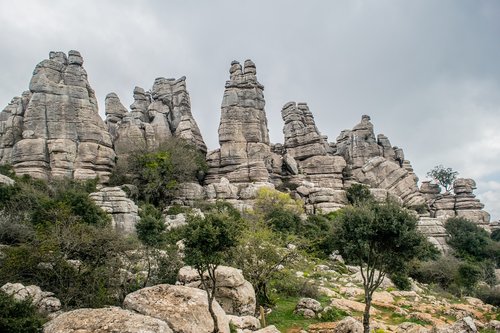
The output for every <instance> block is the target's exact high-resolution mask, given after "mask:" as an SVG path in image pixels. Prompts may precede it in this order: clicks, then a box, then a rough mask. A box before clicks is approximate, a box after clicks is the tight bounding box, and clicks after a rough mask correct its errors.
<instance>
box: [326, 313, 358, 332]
mask: <svg viewBox="0 0 500 333" xmlns="http://www.w3.org/2000/svg"><path fill="white" fill-rule="evenodd" d="M333 332H334V333H362V332H363V324H361V323H360V322H359V321H357V320H356V319H354V318H353V317H346V318H344V319H342V320H341V321H339V322H338V323H337V325H336V326H335V329H334V330H333Z"/></svg>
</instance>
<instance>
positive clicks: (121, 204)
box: [90, 187, 139, 233]
mask: <svg viewBox="0 0 500 333" xmlns="http://www.w3.org/2000/svg"><path fill="white" fill-rule="evenodd" d="M90 198H91V199H92V200H94V202H95V203H96V205H97V206H99V207H101V208H102V209H103V210H104V211H105V212H107V213H109V214H110V215H111V223H112V226H113V227H114V228H115V229H116V230H119V231H122V232H125V233H134V232H135V225H136V223H137V222H139V208H138V207H137V205H136V204H135V203H134V201H132V200H131V199H129V198H127V194H126V193H125V191H124V190H123V189H121V188H120V187H103V188H101V189H99V191H98V192H94V193H91V194H90Z"/></svg>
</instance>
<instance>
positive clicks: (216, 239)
mask: <svg viewBox="0 0 500 333" xmlns="http://www.w3.org/2000/svg"><path fill="white" fill-rule="evenodd" d="M238 215H239V214H235V213H234V211H233V210H231V209H230V208H228V207H227V206H224V205H219V206H216V207H215V208H214V209H212V210H210V211H209V212H207V213H205V216H204V217H202V216H199V215H190V216H188V218H187V226H186V228H185V230H184V245H185V249H184V255H185V258H184V261H185V262H186V264H188V265H191V266H192V267H194V268H195V269H196V271H197V272H198V275H199V277H200V280H201V284H202V286H203V289H204V290H205V291H206V292H207V299H208V311H209V312H210V316H211V317H212V319H213V323H214V329H213V333H218V332H219V325H218V320H217V316H216V315H215V312H214V310H213V300H214V297H215V291H216V290H217V279H216V270H217V267H219V266H220V265H221V264H222V263H223V262H225V261H226V260H228V257H229V256H230V255H231V252H232V250H233V249H234V248H235V247H236V245H237V243H238V238H239V235H240V228H239V223H240V220H239V219H238Z"/></svg>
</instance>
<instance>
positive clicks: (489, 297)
mask: <svg viewBox="0 0 500 333" xmlns="http://www.w3.org/2000/svg"><path fill="white" fill-rule="evenodd" d="M476 297H477V298H479V299H481V300H482V301H483V302H485V303H488V304H491V305H494V306H497V307H498V306H500V288H495V287H486V286H482V287H480V288H478V289H477V290H476Z"/></svg>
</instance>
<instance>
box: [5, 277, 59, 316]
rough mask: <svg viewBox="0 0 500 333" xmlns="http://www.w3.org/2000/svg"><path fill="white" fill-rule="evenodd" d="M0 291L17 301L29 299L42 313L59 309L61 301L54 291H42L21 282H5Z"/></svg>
mask: <svg viewBox="0 0 500 333" xmlns="http://www.w3.org/2000/svg"><path fill="white" fill-rule="evenodd" d="M0 290H1V291H3V292H4V293H6V294H7V295H11V296H13V297H14V299H16V300H18V301H25V300H30V301H31V303H32V304H33V305H34V306H35V307H36V308H37V309H38V311H39V312H41V313H43V314H50V313H54V312H57V311H59V310H60V309H61V301H60V300H59V299H58V298H56V297H54V293H51V292H48V291H42V289H41V288H40V287H38V286H34V285H32V286H24V285H23V284H21V283H6V284H4V285H3V286H2V287H1V288H0Z"/></svg>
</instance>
